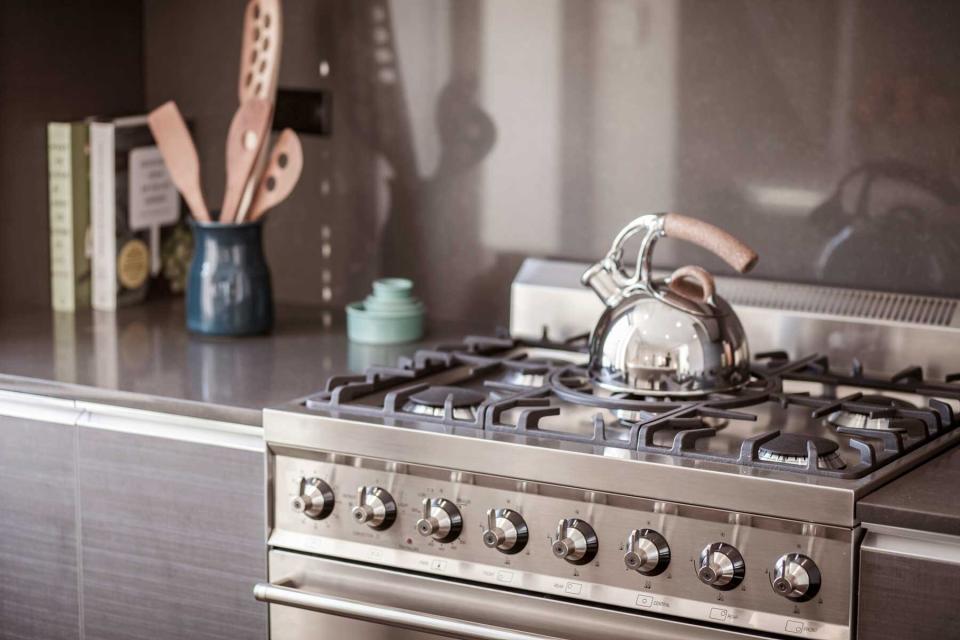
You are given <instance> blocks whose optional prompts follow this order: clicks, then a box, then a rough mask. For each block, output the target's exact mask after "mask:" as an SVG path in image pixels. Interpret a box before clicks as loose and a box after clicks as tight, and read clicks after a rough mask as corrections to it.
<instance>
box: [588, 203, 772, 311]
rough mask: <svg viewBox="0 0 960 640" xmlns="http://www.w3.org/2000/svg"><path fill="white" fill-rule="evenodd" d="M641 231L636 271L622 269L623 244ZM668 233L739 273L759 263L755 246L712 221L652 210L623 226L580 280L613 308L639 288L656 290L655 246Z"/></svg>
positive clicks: (650, 290)
mask: <svg viewBox="0 0 960 640" xmlns="http://www.w3.org/2000/svg"><path fill="white" fill-rule="evenodd" d="M639 233H643V239H642V240H641V243H640V251H639V254H638V256H637V268H636V271H634V272H633V273H628V272H627V271H626V270H625V269H624V268H623V245H624V244H625V243H626V242H627V240H629V239H630V238H632V237H633V236H635V235H637V234H639ZM667 236H669V237H671V238H678V239H680V240H686V241H687V242H691V243H693V244H696V245H698V246H701V247H703V248H704V249H707V250H709V251H711V252H712V253H714V254H716V255H717V256H718V257H720V258H722V259H723V260H724V261H726V262H727V264H729V265H730V266H731V267H733V268H734V269H736V270H737V271H739V272H740V273H745V272H747V271H749V270H750V269H752V268H753V266H754V265H755V264H756V262H757V254H756V252H755V251H754V250H753V249H751V248H750V247H748V246H747V245H746V244H744V243H743V242H741V241H740V240H737V239H736V238H734V237H733V236H732V235H730V234H729V233H727V232H726V231H724V230H722V229H720V228H718V227H715V226H714V225H712V224H710V223H709V222H703V221H702V220H697V219H696V218H690V217H688V216H684V215H680V214H679V213H653V214H647V215H643V216H640V217H638V218H635V219H634V220H632V221H631V222H630V223H629V224H627V226H625V227H624V228H623V229H621V230H620V232H619V233H618V234H617V236H616V238H614V240H613V244H612V245H611V247H610V251H608V252H607V255H606V256H604V258H603V260H601V261H600V262H598V263H596V264H595V265H593V266H592V267H590V268H589V269H588V270H587V271H586V272H585V273H584V274H583V276H582V277H581V278H580V281H581V282H582V283H583V284H585V285H587V286H589V287H591V288H592V289H593V290H594V291H595V292H596V293H597V295H598V296H600V298H601V299H602V300H603V301H604V303H605V304H606V305H607V306H610V307H612V306H615V305H616V304H618V303H619V302H620V300H622V299H623V298H624V297H625V296H627V295H629V294H630V292H631V291H632V290H634V289H637V288H640V289H645V290H647V291H649V292H651V293H654V288H653V286H652V284H651V278H650V274H651V271H652V262H651V258H652V255H653V247H654V245H655V244H656V241H657V239H658V238H661V237H667ZM704 273H706V272H704ZM687 275H691V274H687ZM693 277H696V276H693ZM679 279H680V280H682V279H683V278H682V277H681V278H679ZM697 279H698V280H700V278H697ZM711 282H712V278H711ZM681 286H682V285H681ZM711 297H712V296H711Z"/></svg>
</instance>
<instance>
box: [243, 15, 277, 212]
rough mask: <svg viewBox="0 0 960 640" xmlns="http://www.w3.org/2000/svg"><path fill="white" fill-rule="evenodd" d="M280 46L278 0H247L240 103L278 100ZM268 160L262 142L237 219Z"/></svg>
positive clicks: (248, 201)
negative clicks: (259, 99) (251, 99)
mask: <svg viewBox="0 0 960 640" xmlns="http://www.w3.org/2000/svg"><path fill="white" fill-rule="evenodd" d="M282 47H283V12H282V10H281V7H280V0H250V1H249V2H248V3H247V8H246V11H245V13H244V20H243V46H242V47H241V52H240V79H239V83H238V92H237V94H238V97H239V99H240V104H243V103H244V102H245V101H246V100H248V99H250V98H263V99H265V100H269V101H270V103H271V104H273V103H275V102H276V101H277V79H278V77H279V74H280V52H281V50H282ZM266 163H267V146H266V145H263V147H262V148H261V150H260V154H259V155H258V156H257V161H256V163H255V164H254V168H253V171H252V173H251V175H250V179H249V180H247V186H246V187H245V188H244V190H243V196H242V197H241V198H240V205H239V209H238V211H237V220H238V221H240V222H243V221H244V220H245V219H246V218H247V214H248V212H249V209H250V205H251V204H252V202H253V197H254V192H255V190H256V188H257V185H258V184H259V182H260V178H261V176H262V175H263V171H264V168H265V166H266Z"/></svg>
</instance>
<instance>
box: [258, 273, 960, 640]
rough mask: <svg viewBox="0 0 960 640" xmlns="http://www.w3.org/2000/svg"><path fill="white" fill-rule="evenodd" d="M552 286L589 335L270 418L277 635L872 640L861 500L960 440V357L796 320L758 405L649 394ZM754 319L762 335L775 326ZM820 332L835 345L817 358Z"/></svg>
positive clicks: (761, 383) (384, 371)
mask: <svg viewBox="0 0 960 640" xmlns="http://www.w3.org/2000/svg"><path fill="white" fill-rule="evenodd" d="M564 268H565V267H563V266H562V265H561V266H558V267H557V268H556V270H555V272H551V276H550V277H551V278H554V277H556V278H559V280H561V281H563V280H564V279H563V278H562V277H560V276H562V274H563V273H564V271H563V269H564ZM558 274H559V275H558ZM522 275H523V274H521V278H520V279H519V280H518V282H519V284H520V285H523V284H524V281H523V277H522ZM527 284H529V283H527ZM722 286H723V282H722V281H721V287H722ZM755 286H756V287H759V288H761V289H759V290H765V289H763V288H769V287H770V286H773V285H768V284H764V283H760V284H757V285H755ZM530 291H532V292H533V294H532V295H536V296H541V297H542V296H544V295H547V294H549V295H550V296H554V297H555V299H554V300H552V301H551V302H550V303H545V304H541V305H538V306H539V309H540V312H541V315H542V314H543V313H544V311H548V310H549V309H551V308H552V307H558V308H566V309H573V308H576V309H577V310H578V311H577V313H579V314H581V315H582V316H583V318H584V320H583V321H582V322H579V323H578V322H574V321H572V320H571V315H575V314H570V313H565V314H563V315H562V316H556V317H546V318H544V319H542V325H541V326H542V327H546V328H545V329H543V330H542V331H540V332H539V335H536V333H535V332H532V331H526V333H528V334H530V335H527V336H526V337H525V338H524V339H520V338H518V337H516V336H515V337H513V338H504V337H494V338H489V337H470V338H466V339H464V340H463V341H462V342H460V343H457V344H449V345H441V346H438V347H437V348H436V349H432V350H424V351H419V352H417V353H416V354H415V355H414V356H413V357H411V358H407V359H403V360H401V361H400V362H398V363H397V365H396V366H393V367H380V368H373V369H369V370H368V371H366V372H364V373H363V374H360V375H350V376H343V377H336V378H332V379H331V380H330V381H329V382H328V383H327V386H326V388H325V389H324V390H322V391H320V392H318V393H316V394H314V395H312V396H310V397H308V398H305V399H302V400H299V401H297V402H294V403H291V404H290V405H288V406H284V407H280V408H277V409H271V410H268V411H266V412H265V436H266V438H267V441H268V446H269V462H268V468H269V474H270V488H269V492H268V495H269V513H270V533H269V541H268V542H269V548H270V578H271V583H270V584H264V585H258V587H257V592H256V593H257V597H259V598H260V599H262V600H266V601H268V602H271V603H273V604H274V605H275V606H273V607H271V630H272V635H273V637H275V638H300V637H325V636H323V635H322V633H321V631H320V628H319V627H317V626H316V624H315V622H316V620H315V619H314V618H311V617H310V616H316V615H318V614H320V613H332V614H335V615H339V616H346V617H348V618H358V619H361V620H366V621H370V622H376V623H379V624H383V625H390V626H393V627H401V628H406V629H414V630H418V631H427V632H430V633H435V634H441V635H448V636H453V637H471V638H533V637H569V638H573V637H591V638H602V637H610V638H613V637H658V638H660V637H662V638H681V637H699V638H713V637H717V638H720V637H743V635H742V634H747V635H748V636H752V635H755V634H774V635H782V636H787V637H806V638H826V639H843V638H851V637H853V635H854V633H853V629H854V628H855V626H854V617H855V611H856V609H855V591H856V573H857V561H856V558H857V551H858V546H859V542H860V538H861V535H862V529H861V527H860V526H859V525H860V523H859V522H858V521H857V518H856V513H855V504H856V501H857V499H858V498H859V497H861V496H863V495H865V494H866V493H869V492H870V491H872V490H873V489H874V488H877V487H879V486H881V485H882V484H884V483H886V482H887V481H889V480H890V479H892V478H894V477H896V476H898V475H900V474H902V473H904V472H905V471H907V470H909V469H910V468H912V467H914V466H916V465H918V464H920V463H922V462H923V461H924V460H926V459H928V458H929V457H930V456H932V455H934V454H935V453H936V452H938V451H940V450H942V449H944V448H945V447H947V446H949V445H950V444H952V443H954V442H956V441H957V440H958V438H960V429H957V426H958V424H960V419H958V418H957V415H958V412H960V384H957V380H958V376H956V375H952V374H949V373H944V374H942V375H939V378H938V379H928V378H926V377H925V376H924V374H923V368H922V366H913V365H914V363H915V362H918V363H919V364H920V365H925V364H927V365H928V364H929V363H928V357H927V355H929V358H936V357H938V355H943V354H936V353H931V354H924V353H921V352H920V351H918V350H915V351H913V352H912V355H915V356H917V358H918V360H913V361H911V360H906V361H904V362H903V366H902V367H901V368H900V369H898V370H895V371H892V372H890V371H881V370H877V369H875V368H873V367H872V360H870V359H869V358H868V359H866V360H861V359H858V358H855V357H850V348H849V347H850V345H851V342H850V341H849V340H848V341H845V342H844V341H840V342H838V338H837V337H836V336H838V335H844V331H848V330H849V331H850V332H852V333H851V335H856V333H857V330H858V327H859V331H860V333H863V331H864V325H863V322H864V320H863V318H848V319H847V321H846V322H843V321H842V314H840V315H838V314H836V313H827V312H824V313H820V314H814V313H810V312H808V311H805V310H800V311H799V312H788V311H778V312H777V318H778V321H779V322H780V323H781V325H782V324H784V323H785V324H786V325H787V326H790V327H792V330H793V333H794V334H795V335H797V336H800V337H799V338H795V339H792V340H787V341H786V342H789V343H790V344H787V345H785V346H786V347H787V348H786V349H783V350H781V349H777V350H772V349H770V348H769V347H772V346H773V345H767V344H763V338H762V337H761V340H760V343H761V345H762V346H763V347H764V348H763V349H762V350H760V351H759V352H757V353H755V354H754V356H753V365H752V367H751V380H750V382H749V383H748V384H747V385H746V386H744V387H743V388H742V389H741V390H739V391H737V392H732V393H716V394H711V395H707V396H704V397H700V398H695V399H687V398H683V399H671V398H652V397H643V396H637V395H628V394H625V393H620V392H610V391H606V390H604V389H602V388H600V387H598V386H596V385H595V384H593V383H592V382H591V381H590V379H589V377H588V376H587V372H586V369H585V365H586V358H587V356H586V353H585V351H586V341H585V336H584V335H583V334H582V333H578V332H577V329H580V328H584V327H585V326H587V323H588V322H589V318H590V317H591V316H590V313H591V312H590V309H591V307H590V306H589V305H586V304H585V303H584V304H581V305H576V304H574V306H569V303H570V302H573V301H574V300H580V301H582V300H583V299H582V298H577V297H576V296H579V293H573V290H572V289H571V290H570V291H565V285H564V286H559V287H557V288H556V289H555V290H553V291H549V292H546V293H545V291H544V289H543V288H542V287H540V288H538V287H532V288H531V289H530ZM514 295H515V300H514V311H515V313H516V311H517V308H518V307H520V308H523V307H524V306H525V305H529V301H528V300H523V299H517V298H518V297H519V298H522V297H523V295H525V291H524V288H523V286H520V287H519V288H518V289H515V291H514ZM725 295H728V296H729V297H730V298H731V299H732V300H733V302H734V304H735V305H737V296H736V295H732V296H731V295H730V294H728V293H725ZM773 297H774V298H775V296H773ZM903 298H904V300H907V298H909V297H903ZM564 299H566V300H568V304H567V305H564V304H563V303H562V302H558V301H562V300H564ZM908 302H909V301H908ZM901 303H902V304H907V303H905V302H903V301H901ZM751 309H756V312H755V313H753V312H751ZM737 310H738V313H739V314H740V315H741V317H742V318H743V319H744V324H745V326H746V327H747V330H748V333H749V334H750V335H751V337H752V336H753V333H750V331H751V325H755V324H758V323H761V322H764V320H763V319H764V318H767V319H768V320H769V314H770V307H769V305H768V306H767V307H750V306H749V305H745V304H740V305H739V306H737ZM951 317H952V316H951ZM797 318H800V320H797ZM791 319H793V321H791ZM874 320H875V319H874ZM524 321H525V320H524V319H522V318H521V319H519V320H518V319H517V317H515V318H514V333H515V334H523V333H524V329H523V327H524ZM530 322H533V320H530ZM818 323H819V324H818ZM768 324H769V322H768ZM840 325H842V326H845V327H847V328H846V329H843V330H842V331H839V333H838V331H837V330H835V327H836V326H840ZM881 325H882V326H883V327H884V331H885V332H887V333H889V332H893V334H891V335H902V332H904V331H920V332H926V333H930V332H931V331H935V332H937V331H939V332H946V333H947V334H948V335H951V336H952V337H953V339H954V340H956V334H955V333H952V332H953V330H952V328H950V327H946V328H944V327H943V326H937V327H936V328H933V327H932V326H926V325H924V324H923V323H921V322H902V321H890V320H883V322H882V323H880V324H878V323H877V322H873V324H872V325H871V326H881ZM557 326H560V327H561V328H560V330H557ZM818 326H819V327H820V329H819V333H818V331H817V330H814V328H816V327H818ZM825 327H834V329H830V330H827V329H825ZM518 329H519V330H518ZM765 330H766V331H767V333H769V331H770V329H769V327H766V329H765ZM867 332H868V333H869V328H868V329H867ZM898 332H899V333H898ZM757 333H758V334H760V335H761V336H763V335H764V333H763V332H762V331H758V332H757ZM887 333H884V335H887ZM557 334H565V335H557ZM818 335H819V336H820V337H821V338H822V339H823V340H824V344H823V345H822V346H823V347H825V349H824V350H822V351H817V352H814V353H800V352H796V351H795V349H796V348H797V347H798V346H804V347H806V346H810V345H809V343H810V342H812V341H815V340H816V337H815V336H818ZM831 344H834V345H837V346H838V347H839V348H837V349H836V351H837V352H838V353H839V354H840V360H842V361H843V363H842V365H841V364H835V363H834V361H832V359H831V356H832V354H831V353H830V349H829V347H830V346H831ZM916 344H917V345H923V344H925V342H924V341H923V340H918V341H917V342H916ZM872 353H873V351H872V350H868V351H867V354H868V355H869V354H872ZM909 355H911V354H910V353H908V354H905V357H908V356H909ZM946 355H949V354H946ZM889 357H890V354H889V353H888V354H887V356H885V358H889ZM886 362H887V360H886V359H885V360H884V362H883V364H886ZM908 365H909V366H908ZM958 366H960V363H958ZM928 368H929V366H928ZM934 368H935V367H934ZM330 576H337V578H336V581H335V582H336V584H334V583H333V582H331V578H330ZM344 585H346V586H344ZM385 585H394V586H396V589H397V590H399V591H400V592H401V593H397V592H395V591H390V590H389V589H388V590H387V592H386V595H385V592H384V589H387V587H386V586H385ZM374 593H379V594H380V595H379V596H377V597H374V596H373V595H372V594H374ZM502 602H513V603H515V604H516V605H517V606H520V607H521V608H522V609H523V611H524V612H525V614H524V615H517V614H516V612H505V611H504V606H503V605H502V604H500V603H502ZM506 608H508V609H509V607H506ZM302 610H307V612H304V611H302ZM308 612H312V613H308ZM305 616H306V617H305ZM311 621H313V622H311ZM318 634H320V635H318Z"/></svg>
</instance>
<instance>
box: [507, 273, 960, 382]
mask: <svg viewBox="0 0 960 640" xmlns="http://www.w3.org/2000/svg"><path fill="white" fill-rule="evenodd" d="M589 266H590V265H589V264H588V263H578V262H567V261H559V260H542V259H536V258H530V259H527V260H526V261H525V262H524V263H523V266H522V267H521V268H520V270H519V271H518V272H517V274H516V277H515V278H514V280H513V284H512V286H511V289H510V333H511V334H512V335H513V336H515V337H521V338H533V339H538V338H540V337H541V336H542V335H543V332H544V331H546V332H547V334H548V335H549V336H550V337H551V338H552V339H554V340H563V339H566V338H569V337H571V336H575V335H579V334H583V333H587V332H590V331H593V328H594V326H595V325H596V323H597V320H598V319H599V318H600V314H601V312H602V311H603V305H602V304H601V303H600V301H599V300H597V297H596V295H594V293H593V292H592V291H591V290H589V289H588V288H586V287H584V286H582V285H581V284H580V275H581V274H582V273H583V272H584V271H585V270H586V269H587V268H588V267H589ZM664 275H666V274H664ZM716 282H717V291H718V292H719V293H720V294H721V295H723V296H724V297H725V298H726V299H727V300H728V301H729V302H730V304H731V305H732V306H733V309H734V311H736V313H737V315H738V316H739V317H740V321H741V322H742V323H743V327H744V330H745V331H746V334H747V339H748V340H749V344H750V350H751V352H752V353H760V352H762V351H770V350H778V349H782V350H786V351H787V352H788V353H789V354H791V355H792V356H793V357H801V356H804V355H807V354H810V353H826V354H828V355H829V356H830V363H831V365H833V366H837V367H840V368H844V367H849V366H850V365H851V363H852V362H853V359H854V358H856V359H858V360H859V361H860V363H861V364H862V365H863V367H864V369H865V370H866V371H873V372H877V373H886V374H893V373H896V372H897V371H900V370H901V369H903V368H904V367H906V366H908V365H916V366H921V367H923V369H924V373H925V374H926V375H927V376H929V377H932V378H937V377H940V378H942V377H943V376H945V375H947V374H949V373H953V371H954V368H955V367H956V363H957V362H960V339H958V338H960V314H958V313H954V314H953V316H952V317H951V320H950V323H949V324H948V325H938V324H924V323H922V322H919V321H914V320H919V319H921V316H922V314H921V313H917V314H903V315H902V317H901V314H898V313H897V312H898V311H899V310H901V309H904V308H906V307H908V306H910V305H911V304H913V305H915V306H916V307H917V308H918V309H927V308H928V307H931V306H932V305H933V304H934V303H937V304H948V303H955V302H957V301H956V300H953V299H948V298H928V297H917V296H894V295H893V294H883V293H880V292H871V291H863V290H856V289H837V288H833V289H831V288H825V287H814V286H805V285H796V284H791V283H787V282H776V281H762V280H755V279H751V278H742V277H738V278H730V277H717V278H716ZM887 298H889V300H887ZM868 300H872V301H873V302H866V301H868ZM859 309H866V310H867V311H869V312H870V313H859V314H858V313H856V312H857V310H859ZM888 311H889V312H891V313H890V314H887V312H888ZM891 315H892V316H893V317H890V316H891ZM915 316H916V317H915Z"/></svg>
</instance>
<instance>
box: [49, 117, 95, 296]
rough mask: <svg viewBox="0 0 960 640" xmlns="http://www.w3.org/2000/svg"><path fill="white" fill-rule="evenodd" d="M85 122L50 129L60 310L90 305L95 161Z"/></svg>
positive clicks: (55, 289) (53, 256) (53, 266)
mask: <svg viewBox="0 0 960 640" xmlns="http://www.w3.org/2000/svg"><path fill="white" fill-rule="evenodd" d="M88 142H89V139H88V130H87V124H86V123H85V122H50V123H48V124H47V169H48V187H49V198H50V202H49V208H50V302H51V304H52V306H53V309H54V311H67V312H70V311H76V310H78V309H84V308H87V307H89V306H90V289H91V266H90V235H89V234H90V156H89V146H88Z"/></svg>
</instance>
